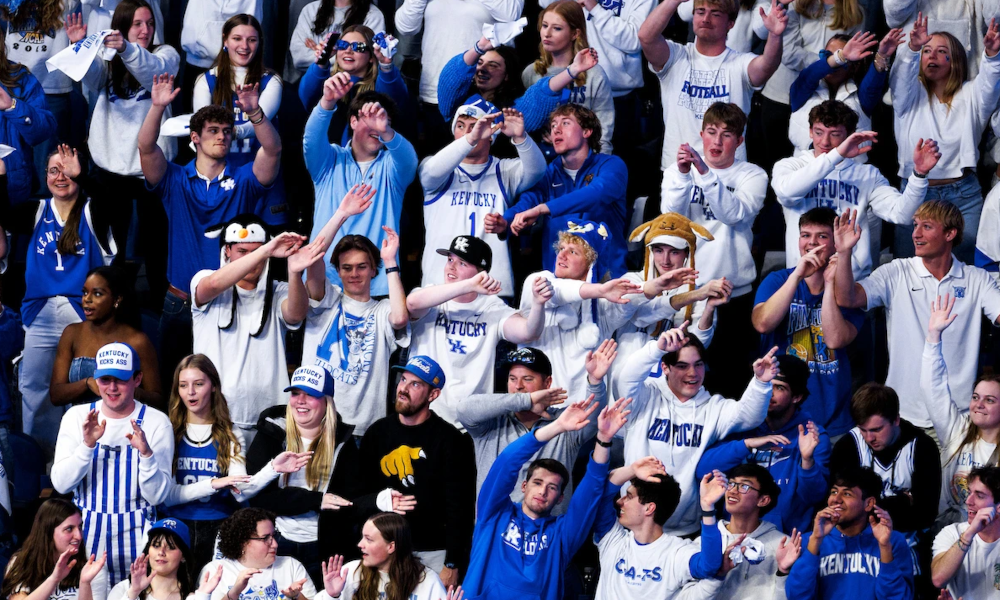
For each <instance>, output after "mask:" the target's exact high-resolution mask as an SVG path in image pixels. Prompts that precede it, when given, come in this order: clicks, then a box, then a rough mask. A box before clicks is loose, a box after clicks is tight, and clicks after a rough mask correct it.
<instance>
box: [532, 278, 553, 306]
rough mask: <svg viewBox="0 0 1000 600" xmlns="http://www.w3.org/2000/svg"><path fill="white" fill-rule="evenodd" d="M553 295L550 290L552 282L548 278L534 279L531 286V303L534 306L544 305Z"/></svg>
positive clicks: (551, 289)
mask: <svg viewBox="0 0 1000 600" xmlns="http://www.w3.org/2000/svg"><path fill="white" fill-rule="evenodd" d="M554 294H555V290H554V289H553V288H552V282H551V281H549V280H548V278H546V277H536V278H535V282H534V283H533V284H532V285H531V301H532V302H533V303H534V304H538V305H542V304H545V303H546V302H548V301H549V300H551V299H552V296H553V295H554Z"/></svg>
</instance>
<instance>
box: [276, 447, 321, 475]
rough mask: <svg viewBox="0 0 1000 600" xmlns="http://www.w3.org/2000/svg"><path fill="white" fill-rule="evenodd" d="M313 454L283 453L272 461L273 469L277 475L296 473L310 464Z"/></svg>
mask: <svg viewBox="0 0 1000 600" xmlns="http://www.w3.org/2000/svg"><path fill="white" fill-rule="evenodd" d="M312 455H313V453H312V452H311V451H310V452H287V451H286V452H282V453H281V454H279V455H277V456H275V457H274V458H273V459H271V468H272V469H274V472H275V473H294V472H296V471H299V470H301V469H302V468H304V467H305V466H306V465H308V464H309V459H311V458H312Z"/></svg>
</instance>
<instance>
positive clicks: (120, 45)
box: [104, 31, 128, 54]
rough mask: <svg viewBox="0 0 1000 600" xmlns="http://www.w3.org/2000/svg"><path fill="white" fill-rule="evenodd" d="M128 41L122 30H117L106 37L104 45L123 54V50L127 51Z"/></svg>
mask: <svg viewBox="0 0 1000 600" xmlns="http://www.w3.org/2000/svg"><path fill="white" fill-rule="evenodd" d="M127 43H128V41H127V40H126V39H125V36H123V35H122V32H120V31H115V32H113V33H111V34H109V35H108V37H106V38H104V47H105V48H111V49H113V50H114V51H115V52H117V53H118V54H121V53H122V52H124V51H125V45H126V44H127Z"/></svg>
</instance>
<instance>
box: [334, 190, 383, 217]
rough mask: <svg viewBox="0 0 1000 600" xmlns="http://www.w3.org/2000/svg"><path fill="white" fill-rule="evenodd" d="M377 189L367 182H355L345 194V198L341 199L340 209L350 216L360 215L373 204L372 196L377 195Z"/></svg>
mask: <svg viewBox="0 0 1000 600" xmlns="http://www.w3.org/2000/svg"><path fill="white" fill-rule="evenodd" d="M377 191H378V190H376V189H375V188H374V187H373V186H370V185H368V184H367V183H365V184H354V185H353V186H351V189H350V190H348V191H347V194H345V195H344V199H343V200H341V201H340V206H339V207H338V210H342V211H344V214H346V215H347V216H349V217H353V216H354V215H360V214H361V213H363V212H365V211H366V210H368V208H369V207H370V206H371V205H372V198H374V197H375V192H377Z"/></svg>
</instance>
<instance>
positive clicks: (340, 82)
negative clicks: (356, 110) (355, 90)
mask: <svg viewBox="0 0 1000 600" xmlns="http://www.w3.org/2000/svg"><path fill="white" fill-rule="evenodd" d="M352 87H354V83H352V82H351V76H350V75H348V74H347V72H345V71H340V72H339V73H334V74H333V75H331V76H330V77H329V78H328V79H327V80H326V81H324V82H323V97H322V98H321V99H320V104H321V105H322V106H323V110H333V106H334V105H335V104H336V103H338V102H340V100H341V99H342V98H343V97H344V96H346V95H347V92H349V91H351V88H352Z"/></svg>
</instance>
